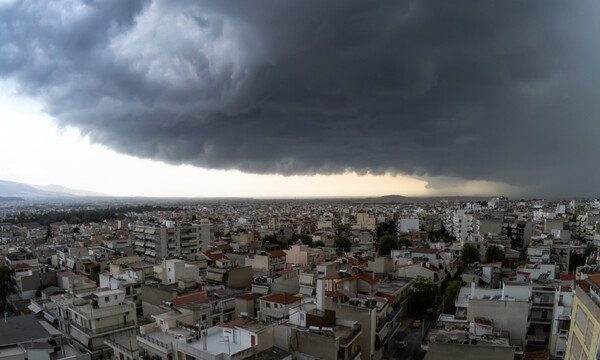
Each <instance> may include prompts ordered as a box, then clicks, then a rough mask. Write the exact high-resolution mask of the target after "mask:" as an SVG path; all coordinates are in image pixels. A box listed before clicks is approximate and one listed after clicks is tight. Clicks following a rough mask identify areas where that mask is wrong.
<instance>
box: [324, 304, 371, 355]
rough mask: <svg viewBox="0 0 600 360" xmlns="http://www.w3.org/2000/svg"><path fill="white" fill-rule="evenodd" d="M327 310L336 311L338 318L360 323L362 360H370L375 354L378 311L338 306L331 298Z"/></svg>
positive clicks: (345, 305) (359, 340)
mask: <svg viewBox="0 0 600 360" xmlns="http://www.w3.org/2000/svg"><path fill="white" fill-rule="evenodd" d="M325 308H326V309H330V310H335V312H336V317H337V318H340V319H346V320H351V321H358V323H360V324H361V326H362V334H361V335H360V337H359V338H358V343H359V345H360V347H361V359H362V360H370V359H371V354H375V332H376V330H377V326H376V310H375V309H368V308H359V307H355V306H351V305H347V304H336V303H333V302H331V299H330V298H327V300H326V305H325ZM335 358H336V357H334V359H335Z"/></svg>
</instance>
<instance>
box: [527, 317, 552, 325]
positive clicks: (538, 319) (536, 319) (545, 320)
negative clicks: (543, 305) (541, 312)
mask: <svg viewBox="0 0 600 360" xmlns="http://www.w3.org/2000/svg"><path fill="white" fill-rule="evenodd" d="M530 322H531V323H532V324H550V323H551V322H552V319H551V318H544V317H541V316H531V321H530Z"/></svg>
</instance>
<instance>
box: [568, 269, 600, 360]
mask: <svg viewBox="0 0 600 360" xmlns="http://www.w3.org/2000/svg"><path fill="white" fill-rule="evenodd" d="M599 334H600V274H594V275H589V276H588V277H587V278H586V279H585V280H582V281H581V282H580V283H579V286H578V287H577V290H576V291H575V298H574V299H573V313H572V315H571V325H570V329H569V338H568V340H567V344H568V345H567V352H566V354H565V355H566V356H565V359H566V360H583V359H586V360H588V359H589V360H592V359H597V358H598V357H599V356H600V336H599Z"/></svg>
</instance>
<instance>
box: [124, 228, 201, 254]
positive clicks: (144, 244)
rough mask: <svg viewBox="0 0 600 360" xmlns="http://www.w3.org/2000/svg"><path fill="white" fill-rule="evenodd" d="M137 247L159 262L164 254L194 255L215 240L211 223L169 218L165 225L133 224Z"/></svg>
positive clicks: (136, 248)
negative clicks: (176, 221) (178, 221)
mask: <svg viewBox="0 0 600 360" xmlns="http://www.w3.org/2000/svg"><path fill="white" fill-rule="evenodd" d="M132 232H133V234H134V236H135V241H134V246H135V251H136V253H137V254H138V255H140V256H141V257H142V258H143V259H144V260H146V261H150V262H153V263H159V262H160V261H161V260H162V259H163V258H168V257H180V256H183V257H186V258H189V259H194V258H195V257H196V256H197V255H199V254H200V252H202V251H206V250H208V248H209V246H210V245H211V244H212V239H211V224H210V223H209V222H207V221H203V222H201V223H191V224H189V223H188V224H182V223H175V222H171V221H165V222H164V223H163V224H161V225H154V224H153V225H145V224H136V225H134V226H133V231H132Z"/></svg>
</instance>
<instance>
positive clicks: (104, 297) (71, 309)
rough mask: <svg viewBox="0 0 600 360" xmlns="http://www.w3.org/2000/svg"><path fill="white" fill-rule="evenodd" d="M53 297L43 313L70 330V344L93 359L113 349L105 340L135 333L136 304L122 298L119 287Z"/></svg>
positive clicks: (59, 325)
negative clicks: (51, 304)
mask: <svg viewBox="0 0 600 360" xmlns="http://www.w3.org/2000/svg"><path fill="white" fill-rule="evenodd" d="M52 301H53V303H54V305H55V306H53V307H46V310H45V314H44V317H45V318H46V319H47V320H49V321H51V322H52V323H53V324H54V325H55V326H56V327H58V328H59V329H60V330H62V331H63V332H65V333H67V334H69V335H70V336H71V337H72V339H73V341H74V342H73V344H74V345H76V346H77V348H78V349H80V350H81V351H84V352H85V353H87V354H89V355H90V356H91V358H92V359H99V358H102V357H104V356H105V355H106V354H107V353H109V352H112V350H111V348H110V347H109V346H108V345H106V344H105V340H107V339H109V338H113V337H117V336H120V335H126V334H129V335H131V334H134V333H135V328H136V326H137V315H136V306H135V303H133V302H130V301H128V300H125V292H123V291H121V290H105V291H97V292H94V293H93V294H91V295H87V296H82V297H75V296H73V295H64V296H61V297H58V298H53V300H52Z"/></svg>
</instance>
